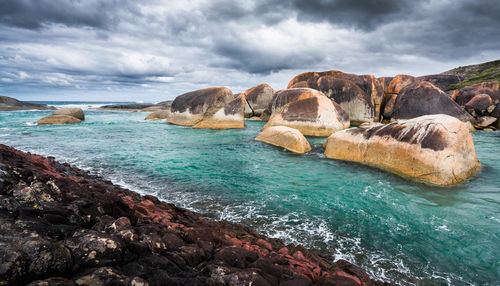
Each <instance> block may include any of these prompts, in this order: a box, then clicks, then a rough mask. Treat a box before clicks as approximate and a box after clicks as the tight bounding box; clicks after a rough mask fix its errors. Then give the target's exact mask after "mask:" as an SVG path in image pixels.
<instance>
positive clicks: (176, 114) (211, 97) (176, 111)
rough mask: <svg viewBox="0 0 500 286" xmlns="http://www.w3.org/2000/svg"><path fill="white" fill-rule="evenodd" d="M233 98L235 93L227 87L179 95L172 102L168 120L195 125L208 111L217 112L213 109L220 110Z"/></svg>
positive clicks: (178, 123) (185, 124) (174, 122)
mask: <svg viewBox="0 0 500 286" xmlns="http://www.w3.org/2000/svg"><path fill="white" fill-rule="evenodd" d="M233 99H234V98H233V93H232V92H231V90H229V89H228V88H226V87H211V88H205V89H200V90H195V91H191V92H188V93H185V94H182V95H179V96H177V97H176V98H175V99H174V101H173V102H172V106H171V113H172V116H170V117H169V118H168V119H167V122H169V123H172V124H176V125H182V126H194V125H196V124H197V123H199V122H200V121H202V120H203V118H204V117H205V114H206V113H211V112H213V113H215V112H214V111H213V110H216V111H218V110H220V109H221V108H223V107H224V106H225V105H226V104H227V103H229V102H231V101H232V100H233ZM209 111H211V112H209ZM213 113H212V114H213ZM209 115H210V114H209Z"/></svg>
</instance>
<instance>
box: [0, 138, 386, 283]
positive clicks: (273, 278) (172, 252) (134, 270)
mask: <svg viewBox="0 0 500 286" xmlns="http://www.w3.org/2000/svg"><path fill="white" fill-rule="evenodd" d="M0 169H1V170H2V175H1V177H0V187H1V194H0V196H1V197H2V200H1V205H0V211H1V212H2V213H3V214H4V215H2V216H1V217H0V219H1V220H3V222H2V227H1V228H0V231H1V233H0V239H1V240H2V242H3V243H2V244H0V247H1V248H0V252H3V253H5V254H6V255H3V261H2V266H1V268H2V271H1V272H0V281H2V282H7V283H9V284H10V283H12V284H15V283H26V284H27V283H32V284H31V285H43V282H48V283H49V284H50V285H52V284H57V285H75V284H76V285H91V284H95V283H103V284H105V285H108V284H112V283H119V284H124V285H127V284H128V285H133V284H134V283H143V285H148V284H149V285H161V284H162V283H163V284H168V285H170V284H171V285H185V284H192V285H207V284H209V285H249V284H250V283H252V285H339V284H340V285H389V284H388V283H386V282H380V281H375V280H372V279H370V277H369V276H368V275H367V274H366V272H365V271H364V270H362V269H361V268H359V267H357V266H355V265H353V264H351V263H349V262H347V261H344V260H339V261H336V262H333V261H331V259H332V258H331V256H328V255H326V254H324V253H321V252H319V251H316V250H312V249H307V248H304V247H302V246H294V245H285V244H284V243H283V242H282V241H281V240H279V239H272V238H268V237H265V236H263V235H260V234H258V233H257V232H256V231H255V230H253V229H252V228H249V227H246V226H243V225H240V224H235V223H230V222H226V221H212V220H208V219H205V218H203V217H202V216H201V215H199V214H196V213H193V212H191V211H188V210H185V209H182V208H179V207H176V206H175V205H172V204H168V203H165V202H161V201H160V200H158V199H157V198H156V197H154V196H151V195H145V196H141V195H140V194H138V193H136V192H133V191H130V190H127V189H124V188H122V187H119V186H117V185H114V184H112V183H111V182H110V181H106V180H103V179H102V178H100V177H98V176H93V175H90V174H89V173H87V172H85V171H82V170H80V169H78V168H76V167H73V166H70V165H69V164H60V163H58V162H56V161H54V160H53V159H51V158H50V157H49V158H45V157H42V156H39V155H32V154H29V153H25V152H22V151H19V150H16V149H14V148H11V147H7V146H5V145H0ZM41 280H45V281H41ZM35 281H36V282H35ZM136 285H137V284H136Z"/></svg>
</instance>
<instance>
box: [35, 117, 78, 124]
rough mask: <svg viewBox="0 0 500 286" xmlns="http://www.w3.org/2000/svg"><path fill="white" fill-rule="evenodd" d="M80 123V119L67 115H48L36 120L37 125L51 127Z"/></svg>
mask: <svg viewBox="0 0 500 286" xmlns="http://www.w3.org/2000/svg"><path fill="white" fill-rule="evenodd" d="M80 122H82V121H81V120H80V119H78V118H76V117H73V116H69V115H49V116H45V117H43V118H42V119H40V120H38V121H37V122H36V123H37V124H38V125H51V124H74V123H80Z"/></svg>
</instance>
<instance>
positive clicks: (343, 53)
mask: <svg viewBox="0 0 500 286" xmlns="http://www.w3.org/2000/svg"><path fill="white" fill-rule="evenodd" d="M499 15H500V5H499V3H498V0H424V1H411V0H357V1H354V0H308V1H305V0H283V1H279V0H179V1H178V0H168V1H167V0H165V1H160V0H142V1H136V0H120V1H119V0H0V95H7V96H12V97H15V98H18V99H21V100H64V101H78V100H93V101H144V102H156V101H161V100H167V99H173V98H175V96H177V95H180V94H183V93H185V92H189V91H192V90H196V89H200V88H205V87H210V86H226V87H229V88H230V89H231V90H232V91H233V92H234V93H238V92H241V91H244V90H246V89H248V88H250V87H252V86H255V85H258V84H260V83H268V84H270V85H271V86H272V87H273V88H274V89H283V88H286V85H287V84H288V82H289V81H290V80H291V79H292V78H293V77H294V76H295V75H297V74H299V73H302V72H306V71H324V70H331V69H336V70H341V71H344V72H349V73H357V74H374V75H375V76H394V75H396V74H411V75H424V74H433V73H440V72H443V71H446V70H449V69H451V68H454V67H458V66H463V65H468V64H476V63H482V62H487V61H491V60H497V59H500V28H499V27H500V16H499Z"/></svg>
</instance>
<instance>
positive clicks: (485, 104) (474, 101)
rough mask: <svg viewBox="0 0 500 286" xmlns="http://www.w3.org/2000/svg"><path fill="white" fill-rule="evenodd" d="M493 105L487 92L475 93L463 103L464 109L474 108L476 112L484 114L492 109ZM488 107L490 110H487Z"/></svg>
mask: <svg viewBox="0 0 500 286" xmlns="http://www.w3.org/2000/svg"><path fill="white" fill-rule="evenodd" d="M494 108H495V105H494V104H493V101H492V100H491V97H490V96H489V95H488V94H485V93H482V94H478V95H475V96H474V97H473V98H471V100H469V101H468V102H467V103H466V104H465V109H466V110H471V109H472V110H474V111H475V112H476V114H479V115H485V114H489V113H491V112H492V111H493V109H494ZM488 109H490V110H488Z"/></svg>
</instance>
